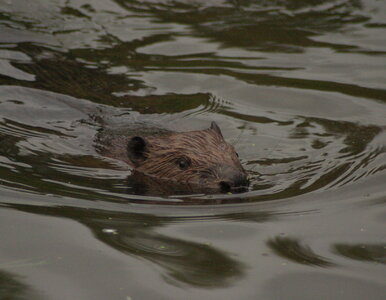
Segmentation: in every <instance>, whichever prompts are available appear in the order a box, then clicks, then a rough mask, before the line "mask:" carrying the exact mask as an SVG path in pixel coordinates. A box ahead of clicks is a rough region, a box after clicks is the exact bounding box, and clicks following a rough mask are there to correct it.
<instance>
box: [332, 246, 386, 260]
mask: <svg viewBox="0 0 386 300" xmlns="http://www.w3.org/2000/svg"><path fill="white" fill-rule="evenodd" d="M334 248H335V249H334V250H335V251H336V252H337V253H339V254H340V255H343V256H346V257H348V258H351V259H356V260H362V261H370V262H376V263H382V264H386V245H384V244H383V245H382V244H379V245H377V244H376V245H372V244H358V245H347V244H336V245H334Z"/></svg>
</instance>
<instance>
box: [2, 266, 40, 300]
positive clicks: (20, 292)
mask: <svg viewBox="0 0 386 300" xmlns="http://www.w3.org/2000/svg"><path fill="white" fill-rule="evenodd" d="M20 279H21V278H19V276H16V275H14V274H12V273H9V272H4V271H1V270H0V298H1V299H4V300H5V299H10V300H23V299H31V300H33V299H44V297H42V295H39V296H38V295H37V294H36V293H35V291H33V290H32V289H31V288H30V287H29V286H28V285H26V284H25V283H23V282H22V281H21V280H20Z"/></svg>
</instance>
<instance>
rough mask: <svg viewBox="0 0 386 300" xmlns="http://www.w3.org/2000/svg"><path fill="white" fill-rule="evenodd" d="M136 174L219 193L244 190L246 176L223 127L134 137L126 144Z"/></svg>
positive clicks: (214, 125)
mask: <svg viewBox="0 0 386 300" xmlns="http://www.w3.org/2000/svg"><path fill="white" fill-rule="evenodd" d="M127 154H128V158H129V160H130V161H131V163H132V164H133V166H134V168H135V171H137V172H141V173H143V174H145V175H147V176H151V177H153V178H157V179H161V180H165V181H167V182H176V183H179V184H181V183H182V184H186V185H189V186H197V187H198V189H200V187H204V188H205V189H212V190H215V191H220V192H233V191H236V192H238V191H243V190H245V189H246V187H247V186H248V179H247V174H246V172H245V170H244V169H243V167H242V166H241V164H240V161H239V158H238V154H237V153H236V151H235V149H234V147H233V146H232V145H230V144H228V143H227V142H226V141H225V140H224V138H223V136H222V133H221V130H220V128H219V127H218V125H217V124H216V123H215V122H212V124H211V126H210V128H208V129H205V130H199V131H190V132H181V133H176V132H173V133H170V134H167V135H163V136H148V137H141V136H134V137H132V138H130V140H129V141H128V144H127Z"/></svg>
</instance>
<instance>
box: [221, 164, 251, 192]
mask: <svg viewBox="0 0 386 300" xmlns="http://www.w3.org/2000/svg"><path fill="white" fill-rule="evenodd" d="M222 171H226V172H224V173H225V176H223V180H221V181H220V182H219V186H220V190H221V192H223V193H228V192H245V191H246V190H247V186H248V185H249V180H248V178H247V175H246V174H245V173H244V172H241V171H240V170H237V169H234V168H232V167H226V168H223V170H222ZM224 173H223V174H224Z"/></svg>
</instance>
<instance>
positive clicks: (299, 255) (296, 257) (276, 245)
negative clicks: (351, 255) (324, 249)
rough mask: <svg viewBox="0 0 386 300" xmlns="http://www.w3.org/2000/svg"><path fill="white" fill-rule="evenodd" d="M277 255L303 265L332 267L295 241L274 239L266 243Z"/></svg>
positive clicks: (280, 238)
mask: <svg viewBox="0 0 386 300" xmlns="http://www.w3.org/2000/svg"><path fill="white" fill-rule="evenodd" d="M267 245H268V246H269V247H270V248H272V250H273V251H274V252H276V253H277V254H278V255H280V256H283V257H285V258H287V259H290V260H292V261H295V262H297V263H300V264H305V265H315V266H321V267H328V266H331V265H333V264H332V263H330V262H329V261H327V260H326V259H324V258H323V257H320V256H319V255H317V254H315V253H314V252H313V251H312V249H310V248H309V247H308V246H304V245H302V244H301V243H300V242H299V241H298V240H297V239H294V238H288V237H276V238H274V239H271V240H269V241H268V242H267Z"/></svg>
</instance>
